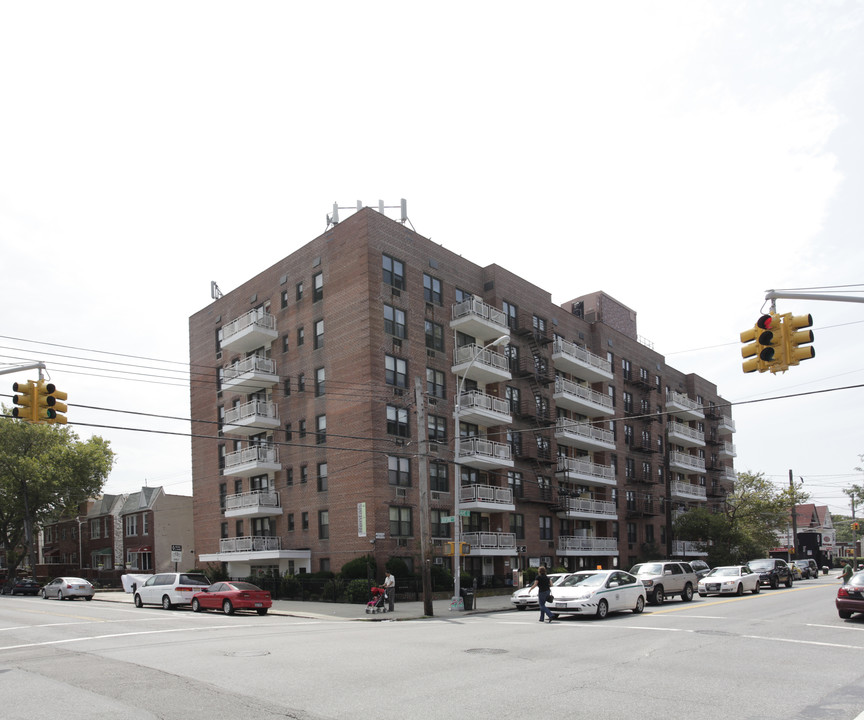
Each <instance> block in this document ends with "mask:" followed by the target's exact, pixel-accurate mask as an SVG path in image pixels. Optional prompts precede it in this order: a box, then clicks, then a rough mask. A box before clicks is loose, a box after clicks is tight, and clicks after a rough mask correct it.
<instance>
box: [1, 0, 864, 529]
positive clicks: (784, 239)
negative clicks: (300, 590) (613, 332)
mask: <svg viewBox="0 0 864 720" xmlns="http://www.w3.org/2000/svg"><path fill="white" fill-rule="evenodd" d="M0 103H2V109H0V249H2V258H3V269H4V272H3V274H2V278H3V279H2V281H0V320H2V322H0V333H2V337H0V368H2V367H3V365H17V364H22V363H24V362H29V361H34V360H44V361H46V362H47V363H48V366H49V372H50V376H51V379H52V380H53V381H54V382H55V383H56V384H57V385H58V386H59V387H61V388H62V389H65V390H66V391H67V392H68V393H69V402H70V413H69V416H70V419H71V420H72V421H73V422H75V423H80V424H76V425H75V426H74V428H75V430H76V432H77V433H78V434H79V435H80V436H81V437H82V438H87V437H89V436H90V435H91V434H99V435H102V436H103V437H106V438H108V439H110V440H111V443H112V447H113V449H114V450H115V451H116V452H117V455H118V459H117V465H116V468H115V470H114V472H113V474H112V475H111V477H110V479H109V481H108V483H107V485H106V488H105V490H106V492H132V491H135V490H136V489H138V488H140V487H141V485H143V484H144V483H145V482H146V483H147V484H149V485H163V486H165V488H166V490H167V491H168V492H173V493H179V494H191V466H190V458H189V455H190V451H189V440H188V438H186V437H184V436H183V435H182V434H183V433H187V432H188V423H187V422H185V421H184V419H186V418H188V416H189V399H188V384H187V383H186V382H185V381H184V377H185V375H184V370H185V369H187V363H188V317H189V316H190V315H191V314H192V313H194V312H196V311H197V310H199V309H200V308H202V307H204V306H205V305H206V304H208V303H209V302H210V281H211V280H215V281H217V282H218V283H219V286H220V287H221V288H222V290H223V291H224V292H227V291H229V290H231V289H233V288H234V287H236V286H237V285H239V284H240V283H242V282H243V281H245V280H247V279H248V278H250V277H252V276H253V275H255V274H257V273H258V272H260V271H261V270H263V269H264V268H266V267H268V266H270V265H271V264H273V263H274V262H276V261H278V260H280V259H281V258H283V257H285V256H287V255H288V254H290V253H291V252H292V251H293V250H295V249H296V248H298V247H299V246H301V245H303V244H305V243H306V242H308V241H310V240H311V239H313V238H314V237H316V236H318V235H319V234H321V233H322V232H323V231H324V229H325V215H326V213H327V212H329V211H330V208H331V205H332V203H333V202H334V201H337V202H339V204H340V205H354V204H355V203H356V201H357V200H361V201H363V202H364V203H365V204H369V205H373V206H376V205H377V202H378V200H379V199H383V200H384V201H385V202H386V204H388V205H398V203H399V199H400V198H403V197H404V198H407V200H408V214H409V217H410V220H411V223H412V225H413V227H414V228H415V229H416V230H417V231H418V232H419V233H421V234H423V235H425V236H427V237H431V238H432V239H433V240H434V241H436V242H439V243H441V244H442V245H444V246H445V247H447V248H448V249H450V250H453V251H455V252H457V253H460V254H462V255H463V256H464V257H465V258H467V259H468V260H471V261H472V262H475V263H478V264H481V265H486V264H489V263H498V264H499V265H501V266H503V267H505V268H508V269H510V270H512V271H514V272H516V273H518V274H520V275H522V276H524V277H526V278H528V279H529V280H531V281H532V282H534V283H535V284H536V285H538V286H540V287H542V288H545V289H547V290H549V291H550V292H551V293H552V297H553V300H554V301H555V302H557V303H562V302H565V301H567V300H569V299H571V298H573V297H576V296H578V295H581V294H584V293H588V292H592V291H594V290H604V291H606V292H607V293H609V294H611V295H612V296H613V297H615V298H617V299H618V300H620V301H621V302H623V303H624V304H626V305H628V306H629V307H631V308H632V309H634V310H636V311H637V313H638V322H639V333H640V335H642V336H644V337H645V338H647V339H648V340H649V341H651V342H652V343H653V345H654V347H655V349H656V350H658V351H659V352H661V353H663V354H665V355H666V356H667V359H668V361H669V363H670V364H671V365H673V366H674V367H677V368H679V369H682V370H684V371H688V372H696V373H698V374H700V375H703V376H704V377H707V378H708V379H710V380H712V381H714V382H715V383H716V384H717V386H718V389H719V391H720V393H721V394H722V395H723V396H724V397H725V398H727V399H728V400H730V401H733V402H736V403H749V404H741V405H736V406H735V407H734V408H733V415H734V417H735V420H736V423H737V428H738V432H737V433H736V435H735V438H734V440H735V444H736V446H737V451H738V457H737V459H736V467H737V469H738V470H751V471H754V472H755V471H761V472H764V473H765V474H766V475H768V476H770V477H771V478H772V479H773V480H775V481H776V482H778V483H784V482H787V479H788V472H789V470H790V469H792V470H793V473H794V475H795V477H796V478H798V477H803V479H804V481H805V489H806V490H808V491H809V492H810V493H811V494H812V499H813V500H814V501H815V502H818V503H824V504H827V505H828V506H829V507H830V509H831V511H832V512H835V513H847V514H848V511H849V506H848V501H847V499H846V497H845V496H844V495H843V494H842V492H841V489H842V488H843V487H845V486H847V485H848V484H849V483H852V482H858V483H861V482H864V474H862V473H860V472H856V471H855V470H854V468H855V466H857V465H861V462H860V460H859V458H858V455H859V454H862V453H864V438H862V419H864V417H862V416H864V411H862V401H864V388H861V387H854V388H852V389H845V390H836V391H831V392H819V391H829V390H832V389H834V388H848V387H849V386H860V385H862V384H864V360H862V358H864V342H862V340H861V330H862V321H864V306H862V305H860V304H851V303H836V302H809V301H800V300H798V301H788V300H787V301H783V300H781V301H778V309H779V311H780V312H794V313H795V314H804V313H807V312H810V313H811V314H812V315H813V317H814V320H815V323H814V332H815V334H816V342H815V347H816V353H817V355H816V358H815V359H813V360H809V361H807V362H805V363H803V364H801V365H799V366H798V367H794V368H792V369H791V370H790V371H789V372H788V373H786V374H785V375H782V376H781V375H777V376H774V375H770V374H767V373H766V374H750V375H744V374H743V373H742V372H741V356H740V347H741V344H740V342H739V338H738V335H739V333H740V332H741V331H742V330H744V329H746V328H747V327H750V326H752V324H753V322H754V321H755V319H756V318H757V317H758V316H759V314H760V313H761V311H762V308H763V299H764V294H765V290H766V289H768V288H822V287H832V288H837V287H838V286H849V285H852V286H856V287H852V288H845V289H843V290H841V294H847V295H850V294H854V293H861V291H862V290H864V272H862V269H864V242H862V227H864V222H862V221H864V202H862V197H864V132H862V127H864V4H862V3H861V2H849V1H843V0H820V1H818V2H801V1H796V0H791V1H787V2H782V3H779V2H734V1H729V2H726V1H724V2H699V1H698V0H686V1H684V2H652V3H646V2H615V3H611V2H610V3H605V2H604V3H601V2H545V3H535V4H533V5H526V4H525V3H515V2H506V1H504V2H502V1H501V0H498V1H497V2H465V1H464V0H463V1H462V2H447V1H444V2H437V3H422V4H421V3H406V2H404V0H402V1H401V2H375V1H374V0H372V1H370V2H365V3H359V2H317V3H293V2H289V3H286V2H256V3H224V2H184V1H183V0H175V1H172V2H150V3H118V2H114V1H111V2H76V3H67V2H41V3H38V4H34V3H14V4H13V3H4V4H2V5H0ZM526 248H530V250H528V249H526ZM157 360H158V361H160V362H157ZM118 371H123V372H118ZM27 377H35V374H34V373H33V372H32V371H31V372H29V373H28V372H23V373H19V374H13V375H6V376H5V379H4V380H3V386H2V389H0V400H2V401H3V402H4V403H6V404H7V406H8V405H9V404H10V403H11V383H12V382H13V381H15V380H26V379H27ZM799 393H818V394H808V395H801V396H798V397H787V396H790V395H796V394H799ZM771 398H785V399H774V400H772V399H771ZM754 400H764V402H750V401H754ZM81 406H87V407H81ZM111 411H135V412H143V413H152V414H156V415H167V416H172V417H175V418H180V420H160V419H156V418H151V417H146V416H140V415H132V414H129V413H128V412H111ZM70 425H71V423H70ZM104 426H115V427H117V428H143V429H147V430H150V431H155V430H158V431H169V432H176V433H179V434H180V435H178V436H168V435H163V434H157V433H154V432H133V431H131V430H124V429H112V428H111V427H104Z"/></svg>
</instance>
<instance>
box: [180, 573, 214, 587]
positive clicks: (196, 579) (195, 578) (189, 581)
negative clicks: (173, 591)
mask: <svg viewBox="0 0 864 720" xmlns="http://www.w3.org/2000/svg"><path fill="white" fill-rule="evenodd" d="M180 582H181V584H183V585H209V584H210V581H209V580H208V579H207V578H206V577H205V576H204V575H192V574H191V573H190V574H188V575H187V574H182V575H181V576H180Z"/></svg>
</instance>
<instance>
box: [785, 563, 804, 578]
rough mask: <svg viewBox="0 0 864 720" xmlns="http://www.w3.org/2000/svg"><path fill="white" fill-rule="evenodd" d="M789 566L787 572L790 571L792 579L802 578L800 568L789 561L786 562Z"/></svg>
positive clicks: (802, 574)
mask: <svg viewBox="0 0 864 720" xmlns="http://www.w3.org/2000/svg"><path fill="white" fill-rule="evenodd" d="M786 564H787V565H788V566H789V572H791V573H792V580H793V581H794V580H803V579H804V573H802V572H801V568H800V567H798V566H797V565H796V564H795V563H793V562H790V563H786Z"/></svg>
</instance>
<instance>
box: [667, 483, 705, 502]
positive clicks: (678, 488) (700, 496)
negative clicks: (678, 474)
mask: <svg viewBox="0 0 864 720" xmlns="http://www.w3.org/2000/svg"><path fill="white" fill-rule="evenodd" d="M671 494H672V497H673V498H675V497H677V498H681V499H682V500H707V499H708V493H707V492H706V490H705V488H704V487H702V486H701V485H693V484H692V483H685V482H678V481H677V480H676V481H675V482H673V483H672V488H671Z"/></svg>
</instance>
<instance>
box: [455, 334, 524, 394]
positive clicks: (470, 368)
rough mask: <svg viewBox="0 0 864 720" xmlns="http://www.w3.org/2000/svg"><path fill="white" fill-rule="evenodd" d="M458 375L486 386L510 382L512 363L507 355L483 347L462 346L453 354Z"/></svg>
mask: <svg viewBox="0 0 864 720" xmlns="http://www.w3.org/2000/svg"><path fill="white" fill-rule="evenodd" d="M451 371H452V372H453V373H454V374H456V375H463V374H464V376H465V377H467V378H468V379H470V380H476V381H477V382H478V383H482V384H486V383H490V382H500V381H501V380H509V379H510V378H511V377H512V376H511V375H510V362H509V360H508V359H507V357H506V356H505V355H503V354H502V353H499V352H495V351H494V350H490V349H489V348H486V349H484V348H483V346H482V345H475V344H474V343H471V344H469V345H462V346H461V347H458V348H456V349H455V351H454V352H453V367H452V368H451Z"/></svg>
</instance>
